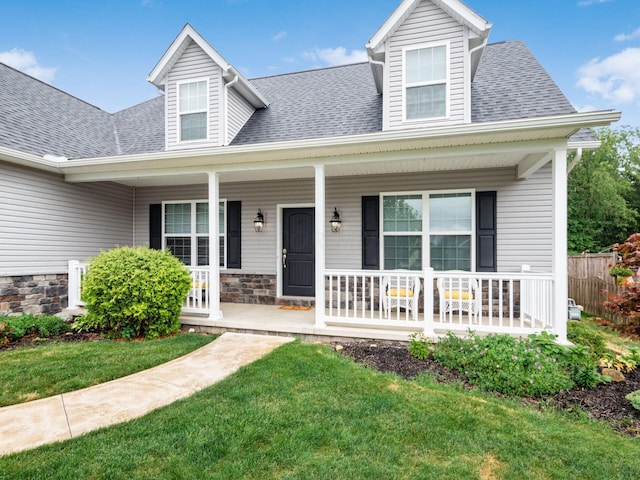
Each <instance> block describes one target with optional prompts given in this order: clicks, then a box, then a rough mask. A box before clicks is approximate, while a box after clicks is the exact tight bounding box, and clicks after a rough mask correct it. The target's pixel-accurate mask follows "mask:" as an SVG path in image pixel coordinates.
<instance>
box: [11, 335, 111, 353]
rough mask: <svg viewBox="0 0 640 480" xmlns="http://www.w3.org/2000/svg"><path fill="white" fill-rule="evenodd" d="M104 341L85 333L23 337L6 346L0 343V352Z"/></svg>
mask: <svg viewBox="0 0 640 480" xmlns="http://www.w3.org/2000/svg"><path fill="white" fill-rule="evenodd" d="M101 340H104V337H103V336H102V335H101V334H100V333H94V332H85V333H71V332H68V333H63V334H62V335H59V336H57V337H51V338H40V337H38V335H36V334H30V335H25V336H24V337H22V338H20V339H18V340H14V341H11V342H8V343H6V344H2V343H0V350H12V349H14V348H18V347H26V346H31V347H33V346H38V345H46V344H48V343H52V342H99V341H101Z"/></svg>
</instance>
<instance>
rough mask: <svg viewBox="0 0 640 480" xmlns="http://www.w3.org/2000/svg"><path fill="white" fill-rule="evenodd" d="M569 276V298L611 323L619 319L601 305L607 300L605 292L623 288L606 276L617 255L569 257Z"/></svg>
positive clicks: (617, 290) (598, 254)
mask: <svg viewBox="0 0 640 480" xmlns="http://www.w3.org/2000/svg"><path fill="white" fill-rule="evenodd" d="M567 260H568V261H567V266H568V274H569V297H570V298H573V299H574V300H575V301H576V303H577V304H578V305H582V306H583V307H584V309H585V311H587V312H589V313H591V314H593V315H597V316H599V317H604V318H607V319H610V320H614V321H615V320H618V321H619V320H622V319H623V318H622V317H620V316H618V315H614V314H613V313H611V312H610V311H609V310H607V309H606V308H604V307H603V306H602V302H604V301H605V300H606V299H607V292H611V293H620V292H622V291H623V287H619V286H618V285H617V284H616V279H615V278H614V277H612V276H610V275H609V270H610V269H611V267H612V266H613V265H614V264H615V263H616V261H617V254H616V253H615V252H611V253H586V254H582V255H570V256H569V257H568V259H567Z"/></svg>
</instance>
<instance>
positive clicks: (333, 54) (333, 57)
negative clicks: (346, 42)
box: [302, 47, 367, 66]
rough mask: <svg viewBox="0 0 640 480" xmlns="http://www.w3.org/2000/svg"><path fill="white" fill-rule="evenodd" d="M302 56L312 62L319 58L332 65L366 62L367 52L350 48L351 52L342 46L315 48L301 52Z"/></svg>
mask: <svg viewBox="0 0 640 480" xmlns="http://www.w3.org/2000/svg"><path fill="white" fill-rule="evenodd" d="M302 57H303V58H305V59H306V60H310V61H313V62H315V61H316V60H321V61H322V62H324V63H325V64H326V65H329V66H334V65H345V64H348V63H358V62H366V61H367V52H365V51H364V50H351V52H347V49H346V48H344V47H337V48H316V49H313V50H307V51H306V52H303V54H302Z"/></svg>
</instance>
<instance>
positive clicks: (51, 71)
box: [0, 48, 56, 82]
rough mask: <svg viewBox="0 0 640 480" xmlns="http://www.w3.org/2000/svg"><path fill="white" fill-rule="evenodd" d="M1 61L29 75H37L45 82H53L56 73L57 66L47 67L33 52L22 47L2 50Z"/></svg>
mask: <svg viewBox="0 0 640 480" xmlns="http://www.w3.org/2000/svg"><path fill="white" fill-rule="evenodd" d="M0 62H2V63H5V64H7V65H9V66H10V67H13V68H15V69H16V70H20V71H21V72H24V73H26V74H27V75H31V76H32V77H36V78H38V79H40V80H42V81H43V82H51V81H52V80H53V78H54V77H55V74H56V69H55V68H46V67H42V66H40V65H38V59H37V58H36V56H35V55H34V53H33V52H27V51H26V50H22V49H20V48H14V49H12V50H9V51H8V52H0Z"/></svg>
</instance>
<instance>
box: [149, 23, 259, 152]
mask: <svg viewBox="0 0 640 480" xmlns="http://www.w3.org/2000/svg"><path fill="white" fill-rule="evenodd" d="M147 80H148V81H149V82H151V83H152V84H153V85H155V86H156V87H158V88H159V89H161V90H164V93H165V148H166V149H167V150H171V149H177V148H197V147H210V146H222V145H228V144H229V143H230V142H231V140H233V138H234V137H235V136H236V134H237V133H238V132H239V131H240V129H241V128H242V126H243V125H244V124H245V123H246V122H247V120H248V119H249V117H251V115H252V114H253V112H254V111H255V110H256V109H258V108H265V107H266V106H267V105H268V102H267V100H266V99H265V98H264V97H263V96H262V95H261V94H260V92H258V90H256V88H255V87H254V86H253V85H252V84H251V83H249V81H248V80H247V79H245V78H244V77H243V76H242V75H241V74H240V73H239V72H238V71H237V70H236V69H235V68H233V67H232V66H231V65H230V64H229V63H228V62H227V61H226V60H225V59H224V58H223V57H222V56H221V55H220V54H219V53H218V52H217V51H216V50H214V49H213V48H212V47H211V46H210V45H209V44H208V43H207V42H206V41H205V40H204V39H203V38H202V37H201V36H200V34H199V33H198V32H196V31H195V30H194V29H193V27H191V25H189V24H187V25H185V27H184V28H183V29H182V31H181V32H180V34H179V35H178V37H177V38H176V39H175V40H174V41H173V43H172V44H171V46H170V47H169V48H168V49H167V51H166V52H165V54H164V55H163V56H162V58H161V59H160V61H159V62H158V63H157V64H156V66H155V67H154V69H153V71H152V72H151V73H150V74H149V77H148V78H147Z"/></svg>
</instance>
